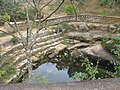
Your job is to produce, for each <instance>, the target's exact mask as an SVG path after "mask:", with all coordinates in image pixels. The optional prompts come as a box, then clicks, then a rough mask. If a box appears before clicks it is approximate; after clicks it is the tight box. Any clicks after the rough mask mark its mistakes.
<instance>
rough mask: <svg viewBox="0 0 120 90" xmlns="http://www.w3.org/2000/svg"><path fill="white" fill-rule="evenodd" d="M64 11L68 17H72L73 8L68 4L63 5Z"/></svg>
mask: <svg viewBox="0 0 120 90" xmlns="http://www.w3.org/2000/svg"><path fill="white" fill-rule="evenodd" d="M64 11H65V12H66V13H67V14H68V15H72V14H74V7H73V6H72V5H70V4H68V5H65V7H64Z"/></svg>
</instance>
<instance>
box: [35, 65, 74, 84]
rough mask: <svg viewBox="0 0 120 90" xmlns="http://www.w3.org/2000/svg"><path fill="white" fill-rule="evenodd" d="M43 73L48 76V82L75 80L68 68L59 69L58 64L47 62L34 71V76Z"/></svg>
mask: <svg viewBox="0 0 120 90" xmlns="http://www.w3.org/2000/svg"><path fill="white" fill-rule="evenodd" d="M39 74H42V75H44V76H45V77H46V79H47V80H48V82H51V83H55V82H70V81H74V80H73V79H72V78H70V77H69V75H68V69H67V68H66V69H62V70H58V69H57V68H56V64H53V63H45V64H42V65H41V66H39V67H38V68H37V69H36V70H34V71H33V76H38V75H39Z"/></svg>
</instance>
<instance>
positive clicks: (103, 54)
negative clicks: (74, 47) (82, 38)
mask: <svg viewBox="0 0 120 90" xmlns="http://www.w3.org/2000/svg"><path fill="white" fill-rule="evenodd" d="M81 52H82V53H83V54H84V55H87V56H89V57H97V58H101V59H103V60H108V61H111V60H112V61H118V60H117V59H115V58H114V57H113V56H112V55H110V54H109V53H108V52H107V51H105V50H104V48H103V47H102V45H100V44H96V45H94V46H91V47H87V48H84V49H81Z"/></svg>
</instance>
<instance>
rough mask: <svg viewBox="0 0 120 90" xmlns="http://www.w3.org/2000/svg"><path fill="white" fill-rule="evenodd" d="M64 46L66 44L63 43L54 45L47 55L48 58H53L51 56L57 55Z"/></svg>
mask: <svg viewBox="0 0 120 90" xmlns="http://www.w3.org/2000/svg"><path fill="white" fill-rule="evenodd" d="M66 48H67V46H66V45H64V44H58V45H57V46H55V49H54V51H53V52H52V53H51V54H50V55H48V57H49V58H53V57H54V56H55V55H57V54H58V53H59V52H60V51H62V50H64V49H66Z"/></svg>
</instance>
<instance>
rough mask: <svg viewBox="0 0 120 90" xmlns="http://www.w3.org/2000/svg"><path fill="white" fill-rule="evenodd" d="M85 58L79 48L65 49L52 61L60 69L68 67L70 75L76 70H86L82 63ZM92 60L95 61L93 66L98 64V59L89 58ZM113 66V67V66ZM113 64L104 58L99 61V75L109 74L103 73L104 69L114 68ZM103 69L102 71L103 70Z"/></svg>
mask: <svg viewBox="0 0 120 90" xmlns="http://www.w3.org/2000/svg"><path fill="white" fill-rule="evenodd" d="M83 60H85V57H82V56H81V54H80V53H79V50H77V51H76V50H72V51H68V50H65V51H63V52H60V53H59V54H58V55H57V56H55V57H54V58H53V59H52V60H51V62H52V63H55V64H56V68H57V69H58V70H64V69H68V72H67V73H68V75H69V77H72V76H74V74H75V73H76V72H78V73H79V72H86V73H88V72H87V71H86V67H85V66H81V64H82V63H83V62H84V61H83ZM89 61H90V62H92V63H93V66H94V67H95V66H96V64H97V60H89ZM105 62H106V63H105ZM111 66H112V68H111ZM113 67H114V66H113V65H111V64H110V62H108V61H104V60H100V61H99V69H100V73H99V75H98V76H99V77H100V76H102V77H104V76H103V75H105V74H107V73H106V72H105V71H104V73H103V70H109V69H108V68H110V70H113ZM101 70H102V71H101Z"/></svg>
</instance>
